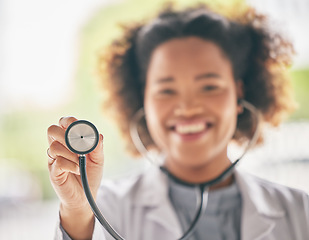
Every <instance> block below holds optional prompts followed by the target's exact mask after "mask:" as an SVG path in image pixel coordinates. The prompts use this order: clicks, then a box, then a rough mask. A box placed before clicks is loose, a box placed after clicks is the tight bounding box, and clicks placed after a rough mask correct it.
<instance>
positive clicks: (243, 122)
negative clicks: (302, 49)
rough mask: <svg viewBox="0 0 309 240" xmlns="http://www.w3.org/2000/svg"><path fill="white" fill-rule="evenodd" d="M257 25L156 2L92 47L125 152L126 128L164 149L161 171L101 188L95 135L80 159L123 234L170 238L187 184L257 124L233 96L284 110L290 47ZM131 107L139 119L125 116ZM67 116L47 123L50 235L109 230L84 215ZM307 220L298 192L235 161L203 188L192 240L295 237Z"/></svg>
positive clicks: (187, 212) (189, 198)
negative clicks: (157, 10) (101, 47)
mask: <svg viewBox="0 0 309 240" xmlns="http://www.w3.org/2000/svg"><path fill="white" fill-rule="evenodd" d="M266 23H267V21H266V18H265V17H264V16H262V15H258V14H256V13H255V12H254V11H252V10H250V9H248V10H246V11H243V12H241V13H239V15H237V16H236V15H235V16H233V17H231V18H229V19H228V18H227V17H224V16H223V15H221V14H218V13H215V12H213V11H211V10H209V9H207V7H205V6H198V7H196V8H190V9H185V10H182V11H176V10H173V9H172V8H167V9H165V10H164V11H162V12H161V14H160V15H159V16H158V17H157V18H155V19H154V20H152V21H150V22H149V23H143V24H137V25H134V26H130V27H127V28H125V29H124V34H123V36H122V37H121V38H119V39H117V40H115V41H114V42H113V44H112V45H111V48H110V51H109V54H107V55H104V56H102V58H101V61H100V67H102V66H103V63H104V64H105V65H104V66H105V67H104V66H103V67H102V68H101V69H100V70H101V74H102V76H103V75H104V76H105V77H102V79H103V78H104V84H105V85H104V86H105V89H106V90H107V94H108V95H107V96H108V99H107V102H108V101H112V102H113V104H112V106H111V107H112V108H113V109H112V110H113V113H114V114H115V115H114V119H116V120H117V123H118V125H119V128H120V130H121V131H122V133H123V136H124V138H125V139H126V140H127V143H128V149H129V151H131V152H133V153H136V152H137V151H136V149H135V147H134V145H133V143H132V140H131V138H130V134H129V132H130V125H131V126H134V125H136V126H138V133H139V135H140V136H141V141H142V142H143V144H144V145H145V147H146V149H148V150H156V151H158V152H159V153H163V155H164V158H163V163H162V168H161V169H160V168H159V167H153V168H151V169H150V170H148V171H146V172H145V173H142V174H140V175H139V176H137V177H134V178H131V179H124V180H123V181H118V182H113V183H106V184H104V185H103V186H102V187H101V188H100V189H99V185H100V180H101V177H102V171H103V162H104V158H103V135H100V141H99V145H98V146H97V148H96V149H95V150H94V151H93V152H91V153H90V154H88V156H87V159H88V162H87V175H88V180H89V185H90V188H91V191H92V193H93V195H94V196H95V198H96V199H97V202H98V206H99V208H100V209H101V211H102V213H103V214H104V215H105V216H106V218H107V219H108V220H109V222H110V223H111V225H112V226H113V227H114V228H115V229H116V231H118V232H119V234H120V235H122V236H123V237H124V238H125V239H133V240H138V239H141V240H142V239H143V240H145V239H147V240H151V239H178V238H180V237H181V236H182V234H183V232H185V231H186V230H187V229H188V227H189V226H190V224H191V222H192V221H193V218H194V214H195V211H196V210H195V202H196V197H195V192H194V191H195V189H194V188H192V187H191V185H194V184H198V183H203V182H207V181H209V180H211V179H213V178H215V177H217V176H218V175H220V174H221V173H222V172H223V171H224V170H225V169H227V168H228V167H229V166H231V162H230V160H229V159H228V156H227V146H228V144H229V143H230V142H231V141H236V142H237V143H244V142H248V141H249V142H250V139H252V137H253V136H254V133H255V132H256V131H258V130H257V129H256V123H255V122H254V121H252V119H255V116H253V115H254V113H255V111H251V113H250V111H248V110H247V109H246V108H247V107H246V105H243V104H242V102H243V101H241V99H244V100H246V102H249V103H251V104H252V105H253V106H254V107H255V108H256V109H257V110H256V111H258V112H260V115H261V119H262V120H261V121H263V122H264V123H269V124H271V125H277V124H279V123H280V121H281V120H282V119H283V117H284V116H285V115H286V114H287V113H288V112H290V111H291V110H292V109H293V107H294V105H293V104H294V103H293V101H292V99H291V92H290V84H289V82H288V80H287V77H286V75H285V68H286V67H287V66H288V65H289V64H290V58H291V55H292V53H293V48H292V46H291V44H290V43H289V42H287V41H285V40H284V39H283V38H282V37H281V36H280V35H278V34H274V33H273V34H272V33H271V32H270V31H269V29H268V28H267V25H266ZM106 74H107V78H106ZM141 108H143V109H144V116H145V118H142V119H145V120H146V121H145V122H144V123H143V122H142V119H140V118H137V117H136V116H137V115H136V114H137V113H138V115H139V116H142V115H141V114H140V113H141V112H142V110H140V109H141ZM74 121H76V119H75V118H73V117H64V118H61V119H60V121H59V125H53V126H51V127H49V129H48V140H49V144H50V146H49V149H48V155H49V172H50V179H51V183H52V185H53V187H54V189H55V191H56V193H57V195H58V197H59V198H60V201H61V205H60V222H59V227H58V228H57V234H56V239H91V238H92V239H111V237H110V235H109V234H108V233H106V232H105V230H104V229H103V228H102V227H101V226H100V225H99V223H98V222H97V221H96V220H95V219H94V217H93V214H92V212H91V210H90V207H89V206H88V203H87V200H86V198H85V196H84V192H83V189H82V187H81V181H80V177H79V166H78V157H77V155H76V154H74V153H72V152H71V151H69V150H68V148H67V147H66V144H65V141H64V134H65V129H66V128H67V127H68V126H69V125H70V124H71V123H72V122H74ZM132 121H133V125H132ZM261 141H262V134H261V133H259V141H258V142H261ZM308 226H309V197H308V195H307V194H305V193H303V192H301V191H298V190H294V189H290V188H287V187H283V186H279V185H276V184H273V183H269V182H267V181H265V180H261V179H258V178H256V177H254V176H250V175H248V174H246V173H243V172H241V171H239V170H237V169H236V170H234V171H233V174H231V175H229V176H228V177H226V178H224V179H223V180H222V181H220V182H218V183H216V184H214V185H212V186H210V189H209V198H208V205H207V208H206V211H205V212H204V213H203V215H202V217H201V219H200V220H199V222H198V224H197V226H196V229H195V231H194V232H193V235H192V238H191V239H212V240H213V239H245V240H246V239H248V240H252V239H281V240H283V239H299V240H301V239H303V240H304V239H308V238H309V230H308V229H309V228H308Z"/></svg>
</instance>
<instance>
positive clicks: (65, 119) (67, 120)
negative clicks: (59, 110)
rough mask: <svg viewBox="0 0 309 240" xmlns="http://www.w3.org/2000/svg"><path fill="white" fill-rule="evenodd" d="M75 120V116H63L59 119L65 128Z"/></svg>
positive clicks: (61, 125)
mask: <svg viewBox="0 0 309 240" xmlns="http://www.w3.org/2000/svg"><path fill="white" fill-rule="evenodd" d="M75 121H77V119H76V118H75V117H62V118H60V120H59V126H60V127H62V128H63V129H67V128H68V127H69V126H70V125H71V124H72V123H73V122H75Z"/></svg>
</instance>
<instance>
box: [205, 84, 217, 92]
mask: <svg viewBox="0 0 309 240" xmlns="http://www.w3.org/2000/svg"><path fill="white" fill-rule="evenodd" d="M216 89H218V86H216V85H207V86H204V87H203V90H204V91H212V90H216Z"/></svg>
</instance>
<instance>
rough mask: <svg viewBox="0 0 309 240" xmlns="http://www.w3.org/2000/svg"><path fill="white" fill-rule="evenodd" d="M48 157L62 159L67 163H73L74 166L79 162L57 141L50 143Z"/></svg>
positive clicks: (73, 154) (76, 157) (75, 155)
mask: <svg viewBox="0 0 309 240" xmlns="http://www.w3.org/2000/svg"><path fill="white" fill-rule="evenodd" d="M49 155H50V156H51V157H52V158H53V159H55V158H57V157H63V158H66V159H68V160H69V161H72V162H74V163H75V164H78V162H79V160H78V156H77V154H75V153H73V152H71V151H70V150H69V149H67V148H66V147H65V146H64V145H63V144H62V143H60V142H58V141H54V142H52V144H51V145H50V146H49ZM51 163H53V162H52V161H51Z"/></svg>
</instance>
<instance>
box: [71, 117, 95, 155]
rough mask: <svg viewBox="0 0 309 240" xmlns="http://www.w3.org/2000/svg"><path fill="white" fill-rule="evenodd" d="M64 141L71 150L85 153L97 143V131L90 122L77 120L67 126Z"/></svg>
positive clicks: (81, 153) (80, 153)
mask: <svg viewBox="0 0 309 240" xmlns="http://www.w3.org/2000/svg"><path fill="white" fill-rule="evenodd" d="M65 142H66V145H67V146H68V148H69V149H70V150H71V151H72V152H74V153H77V154H79V155H85V154H87V153H90V152H91V151H93V150H94V149H95V148H96V146H97V145H98V142H99V132H98V130H97V129H96V127H95V126H94V125H93V124H92V123H91V122H88V121H86V120H77V121H75V122H73V123H72V124H71V125H70V126H69V127H68V128H67V130H66V132H65Z"/></svg>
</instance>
